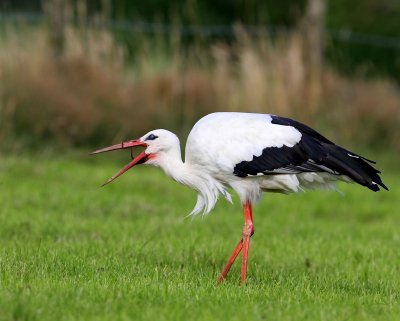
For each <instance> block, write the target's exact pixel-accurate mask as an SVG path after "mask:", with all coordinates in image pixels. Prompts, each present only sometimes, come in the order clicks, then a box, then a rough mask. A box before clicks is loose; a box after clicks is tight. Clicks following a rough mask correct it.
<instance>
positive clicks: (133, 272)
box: [0, 155, 400, 321]
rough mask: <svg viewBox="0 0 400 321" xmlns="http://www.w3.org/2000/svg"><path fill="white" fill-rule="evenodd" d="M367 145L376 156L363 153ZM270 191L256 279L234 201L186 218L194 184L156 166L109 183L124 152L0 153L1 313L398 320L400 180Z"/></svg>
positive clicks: (259, 210) (14, 316) (259, 230)
mask: <svg viewBox="0 0 400 321" xmlns="http://www.w3.org/2000/svg"><path fill="white" fill-rule="evenodd" d="M367 156H371V155H367ZM374 157H375V158H377V159H382V161H381V162H380V164H379V165H380V166H379V167H380V168H381V169H382V170H383V171H384V176H383V177H384V181H385V183H386V184H387V185H388V186H389V188H390V192H380V193H372V192H370V191H368V190H367V189H364V188H362V187H360V186H356V185H344V184H343V185H340V189H341V190H342V191H343V192H344V196H342V195H340V194H338V193H329V192H322V191H316V192H306V193H303V194H301V195H291V196H284V195H275V194H267V195H265V196H264V198H263V200H262V202H261V204H259V205H258V206H257V207H256V208H255V210H254V221H255V235H254V237H253V238H252V244H251V248H250V263H249V273H248V282H247V285H246V286H243V287H241V286H239V285H238V283H239V264H238V262H236V264H235V266H234V268H233V270H232V271H231V273H230V275H229V277H228V279H227V280H226V282H225V283H224V284H223V285H222V286H217V285H216V279H217V276H218V274H219V271H220V269H221V268H222V266H223V264H224V263H225V260H226V259H227V257H228V255H229V254H230V252H231V251H232V249H233V247H234V245H235V244H236V242H237V241H238V239H239V237H240V234H241V228H242V215H241V209H240V206H239V203H238V200H237V198H235V204H234V205H233V206H232V205H229V204H227V203H226V202H225V201H223V200H221V201H220V202H219V204H218V205H217V207H216V209H215V210H214V211H213V212H212V213H211V214H210V215H209V216H208V217H207V218H205V219H202V218H201V217H198V218H195V219H193V220H192V219H185V216H186V214H187V213H189V212H190V210H191V209H192V207H193V205H194V202H195V194H194V192H192V191H190V190H188V189H186V188H185V187H182V186H179V185H178V184H177V183H175V182H172V181H170V180H169V179H167V178H165V177H164V175H163V174H162V173H161V172H160V171H158V170H157V169H154V168H148V167H145V166H141V167H138V168H135V169H133V170H131V171H130V172H129V173H128V174H125V175H124V176H123V177H121V178H120V179H118V180H117V181H116V182H114V183H113V184H111V185H108V186H107V187H104V188H100V187H99V185H100V184H101V183H102V182H103V181H104V180H105V179H107V178H108V177H109V176H111V175H112V174H113V173H114V172H115V171H117V170H118V169H119V167H120V166H122V165H123V164H124V161H121V160H118V159H115V158H112V157H110V155H109V156H98V157H96V158H91V157H86V155H80V156H79V155H78V156H77V155H68V156H66V155H62V156H60V157H54V155H52V156H51V157H49V156H36V157H35V156H28V155H23V156H19V157H18V156H8V157H5V156H2V157H0V320H1V321H3V320H40V321H45V320H157V321H159V320H174V321H177V320H399V318H400V300H399V295H400V250H399V248H400V247H399V245H400V230H399V226H400V202H399V200H400V181H399V177H400V175H399V172H397V171H396V170H395V165H396V164H398V162H399V159H398V157H397V156H395V155H382V157H380V156H379V155H377V156H374Z"/></svg>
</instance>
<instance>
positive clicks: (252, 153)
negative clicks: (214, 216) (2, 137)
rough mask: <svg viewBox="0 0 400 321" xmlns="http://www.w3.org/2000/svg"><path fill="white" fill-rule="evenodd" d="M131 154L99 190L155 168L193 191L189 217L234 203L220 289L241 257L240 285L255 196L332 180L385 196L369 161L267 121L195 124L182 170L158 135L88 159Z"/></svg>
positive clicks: (243, 118) (174, 140) (167, 138)
mask: <svg viewBox="0 0 400 321" xmlns="http://www.w3.org/2000/svg"><path fill="white" fill-rule="evenodd" d="M134 146H144V147H146V149H145V151H144V152H142V153H141V154H140V155H138V156H137V157H136V158H134V159H133V160H132V161H131V162H130V163H129V164H128V165H127V166H125V167H124V168H123V169H121V170H120V171H119V172H118V173H117V174H115V175H114V176H113V177H111V178H110V179H109V180H108V181H107V183H108V182H111V181H112V180H114V179H115V178H117V177H118V176H120V175H121V174H122V173H124V172H125V171H127V170H128V169H129V168H131V167H133V166H134V165H136V164H141V163H144V164H149V165H155V166H158V167H160V168H161V169H162V170H163V171H164V172H165V173H166V174H167V175H168V176H170V177H171V178H173V179H174V180H176V181H178V182H180V183H182V184H184V185H187V186H189V187H190V188H192V189H194V190H196V192H197V194H198V196H197V202H196V205H195V207H194V209H193V211H192V212H191V213H190V214H191V215H196V214H198V213H200V212H203V213H205V214H207V213H209V212H210V211H211V210H212V209H213V207H214V205H215V203H216V202H217V200H218V197H219V195H220V194H222V195H223V197H224V198H225V199H227V200H228V201H231V196H230V194H229V192H228V189H229V188H231V189H232V190H234V191H235V192H236V193H237V194H238V195H239V197H240V200H241V202H242V204H243V209H244V211H243V213H244V218H245V225H244V229H243V234H242V238H241V239H240V241H239V243H238V245H237V246H236V248H235V250H234V252H233V253H232V255H231V257H230V259H229V260H228V262H227V265H226V266H225V268H224V270H223V272H222V274H221V276H220V278H219V280H220V281H222V280H223V279H224V278H225V277H226V275H227V273H228V271H229V269H230V266H231V265H232V263H233V261H234V260H235V258H236V257H237V255H238V254H239V252H240V251H241V250H242V249H243V257H242V271H241V282H244V280H245V278H246V271H247V255H248V254H247V252H248V247H249V238H250V236H251V235H252V234H253V231H254V229H253V223H252V213H251V205H252V204H254V203H256V202H257V201H258V200H259V199H260V197H261V194H262V192H264V191H266V192H279V193H293V192H299V191H301V190H303V189H313V188H335V183H336V181H338V180H342V181H346V182H353V181H354V182H357V183H359V184H360V185H363V186H366V187H368V188H369V189H371V190H373V191H378V190H379V186H380V187H383V188H385V189H387V188H386V186H385V185H384V184H383V182H382V181H381V179H380V177H379V173H380V172H379V171H378V170H376V169H375V168H373V167H372V166H371V165H370V164H369V163H373V162H372V161H369V160H367V159H366V158H364V157H362V156H360V155H357V154H355V153H352V152H350V151H348V150H346V149H344V148H342V147H340V146H337V145H335V144H334V143H333V142H331V141H329V140H328V139H326V138H325V137H323V136H322V135H321V134H319V133H318V132H316V131H315V130H313V129H311V128H310V127H308V126H306V125H304V124H301V123H299V122H296V121H294V120H291V119H288V118H283V117H278V116H275V115H267V114H251V113H233V112H232V113H222V112H221V113H213V114H209V115H207V116H205V117H203V118H202V119H200V120H199V121H198V122H197V123H196V124H195V125H194V127H193V129H192V130H191V132H190V134H189V136H188V139H187V143H186V148H185V161H184V162H183V161H182V158H181V149H180V142H179V139H178V137H177V136H176V135H175V134H174V133H172V132H170V131H167V130H164V129H156V130H153V131H151V132H149V133H147V134H146V135H144V136H142V137H141V138H139V139H137V140H132V141H128V142H124V143H121V144H117V145H114V146H110V147H106V148H103V149H100V150H97V151H95V152H94V153H101V152H105V151H111V150H115V149H122V148H130V147H134Z"/></svg>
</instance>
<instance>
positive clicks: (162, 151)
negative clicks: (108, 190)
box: [91, 129, 180, 185]
mask: <svg viewBox="0 0 400 321" xmlns="http://www.w3.org/2000/svg"><path fill="white" fill-rule="evenodd" d="M136 146H142V147H145V148H146V149H145V150H144V151H142V152H141V153H140V154H139V155H138V156H136V157H133V156H132V160H131V161H130V162H129V163H128V164H127V165H125V166H124V167H123V168H122V169H120V170H119V171H118V172H117V173H116V174H115V175H114V176H112V177H111V178H110V179H109V180H108V181H106V182H105V183H104V184H103V185H106V184H108V183H111V182H112V181H113V180H114V179H116V178H117V177H119V176H121V175H122V174H123V173H125V172H126V171H127V170H128V169H130V168H132V167H133V166H135V165H138V164H151V165H156V166H158V165H160V164H161V163H162V162H163V160H164V159H165V156H167V155H174V156H176V155H179V157H180V145H179V138H178V137H177V136H176V135H175V134H174V133H172V132H170V131H168V130H165V129H156V130H152V131H151V132H148V133H147V134H146V135H143V136H142V137H140V138H139V139H134V140H129V141H126V142H122V143H120V144H116V145H112V146H109V147H105V148H101V149H98V150H96V151H94V152H92V153H91V154H100V153H104V152H110V151H114V150H118V149H127V148H133V147H136ZM131 155H132V150H131Z"/></svg>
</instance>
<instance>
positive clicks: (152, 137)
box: [146, 134, 158, 140]
mask: <svg viewBox="0 0 400 321" xmlns="http://www.w3.org/2000/svg"><path fill="white" fill-rule="evenodd" d="M156 138H158V136H156V135H154V134H150V135H149V136H147V138H146V140H155V139H156Z"/></svg>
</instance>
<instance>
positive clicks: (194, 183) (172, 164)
mask: <svg viewBox="0 0 400 321" xmlns="http://www.w3.org/2000/svg"><path fill="white" fill-rule="evenodd" d="M154 165H157V166H159V167H161V168H162V169H163V171H164V172H165V173H166V174H167V175H168V176H169V177H171V178H172V179H173V180H175V181H177V182H179V183H181V184H183V185H186V186H188V187H190V188H192V189H194V190H196V191H197V192H198V197H197V203H196V206H195V208H194V209H193V211H192V213H191V214H192V215H195V214H197V213H199V212H200V211H201V210H202V209H204V212H205V213H208V212H210V211H211V210H212V209H213V207H214V205H215V203H216V202H217V200H218V196H219V193H221V194H222V195H223V196H224V197H225V198H226V199H227V200H228V201H232V200H231V197H230V195H229V193H228V192H227V191H226V190H225V188H224V186H223V185H222V184H221V183H220V182H219V181H217V180H216V179H215V178H214V177H213V176H212V175H210V173H208V172H207V171H206V170H205V169H204V168H200V167H198V166H196V165H192V164H190V163H184V162H183V161H182V158H181V154H180V149H179V150H174V151H171V150H170V151H169V152H168V153H163V154H159V155H157V161H156V163H154Z"/></svg>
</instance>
